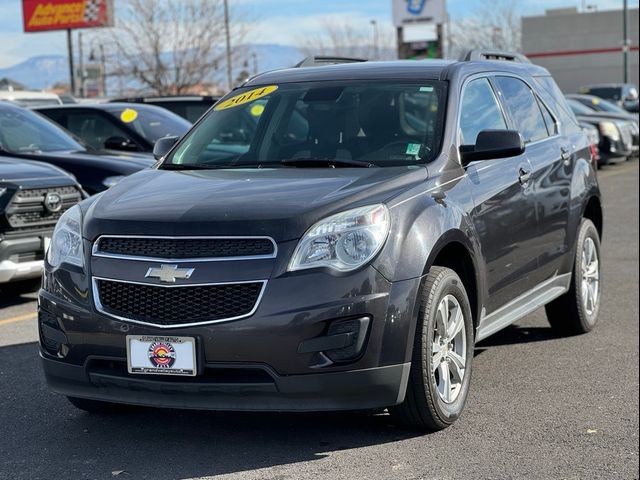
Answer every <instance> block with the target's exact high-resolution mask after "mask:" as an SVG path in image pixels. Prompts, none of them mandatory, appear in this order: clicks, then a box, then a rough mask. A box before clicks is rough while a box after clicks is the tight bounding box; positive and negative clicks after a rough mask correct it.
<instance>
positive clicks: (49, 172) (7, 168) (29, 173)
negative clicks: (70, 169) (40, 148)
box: [0, 156, 75, 184]
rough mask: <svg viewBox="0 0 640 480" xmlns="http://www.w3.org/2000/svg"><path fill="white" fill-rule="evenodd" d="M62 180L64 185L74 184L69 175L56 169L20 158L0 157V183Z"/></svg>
mask: <svg viewBox="0 0 640 480" xmlns="http://www.w3.org/2000/svg"><path fill="white" fill-rule="evenodd" d="M54 178H60V179H64V181H65V183H75V182H74V181H73V179H72V178H71V176H70V175H68V174H67V173H65V172H64V171H62V170H60V169H59V168H57V167H54V166H52V165H48V164H46V163H41V162H32V161H29V160H24V159H22V158H12V157H4V156H0V183H16V184H21V183H22V182H23V181H29V182H30V183H31V182H32V181H34V180H40V179H46V180H50V179H54Z"/></svg>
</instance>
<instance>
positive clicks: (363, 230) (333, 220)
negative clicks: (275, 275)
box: [289, 205, 390, 272]
mask: <svg viewBox="0 0 640 480" xmlns="http://www.w3.org/2000/svg"><path fill="white" fill-rule="evenodd" d="M389 225H390V222H389V211H388V210H387V207H385V206H384V205H372V206H368V207H361V208H355V209H353V210H347V211H346V212H342V213H338V214H336V215H332V216H331V217H328V218H325V219H324V220H321V221H319V222H318V223H316V224H315V225H313V226H312V227H311V228H310V229H309V230H308V231H307V233H305V234H304V236H303V237H302V239H300V242H299V243H298V246H297V247H296V250H295V252H294V253H293V258H292V259H291V262H290V263H289V271H294V270H304V269H306V268H317V267H330V268H333V269H335V270H339V271H341V272H348V271H350V270H355V269H356V268H358V267H361V266H362V265H364V264H366V263H367V262H368V261H369V260H371V259H372V258H373V257H374V256H375V255H376V254H377V253H378V252H379V251H380V249H381V248H382V245H384V242H385V240H386V238H387V235H388V234H389Z"/></svg>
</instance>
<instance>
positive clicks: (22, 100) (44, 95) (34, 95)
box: [0, 90, 64, 107]
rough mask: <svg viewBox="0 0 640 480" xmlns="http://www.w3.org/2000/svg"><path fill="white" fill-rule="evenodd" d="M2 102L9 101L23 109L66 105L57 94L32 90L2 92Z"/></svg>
mask: <svg viewBox="0 0 640 480" xmlns="http://www.w3.org/2000/svg"><path fill="white" fill-rule="evenodd" d="M0 100H9V101H11V102H14V103H16V104H18V105H20V106H21V107H35V106H40V105H62V104H63V103H64V102H63V101H62V99H61V98H60V97H59V96H58V95H56V94H55V93H49V92H42V91H30V90H0Z"/></svg>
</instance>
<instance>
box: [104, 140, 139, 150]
mask: <svg viewBox="0 0 640 480" xmlns="http://www.w3.org/2000/svg"><path fill="white" fill-rule="evenodd" d="M104 148H106V149H107V150H124V151H127V152H132V151H135V150H138V146H137V145H136V144H135V143H133V142H132V141H131V140H129V139H128V138H124V137H109V138H107V139H106V140H105V141H104Z"/></svg>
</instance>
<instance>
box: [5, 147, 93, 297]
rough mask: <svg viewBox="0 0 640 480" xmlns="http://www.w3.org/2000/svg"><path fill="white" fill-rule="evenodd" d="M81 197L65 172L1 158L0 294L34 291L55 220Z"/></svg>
mask: <svg viewBox="0 0 640 480" xmlns="http://www.w3.org/2000/svg"><path fill="white" fill-rule="evenodd" d="M82 198H84V196H83V192H82V189H81V188H80V185H78V183H77V182H76V181H75V180H74V179H73V177H71V176H70V175H68V174H67V173H65V172H63V171H62V170H60V169H58V168H56V167H53V166H51V165H47V164H44V163H38V162H30V161H25V160H22V159H15V158H10V157H4V156H0V294H8V293H19V292H21V291H23V290H33V289H34V288H33V287H34V286H35V285H36V284H39V283H40V277H41V276H42V268H43V264H44V262H43V260H44V253H45V250H46V248H47V247H48V245H49V242H50V240H51V235H52V233H53V227H54V225H55V223H56V221H57V220H58V219H59V218H60V217H61V216H62V214H64V213H65V212H66V211H67V210H69V208H71V207H72V206H74V205H76V204H77V203H78V202H79V201H80V200H81V199H82Z"/></svg>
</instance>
